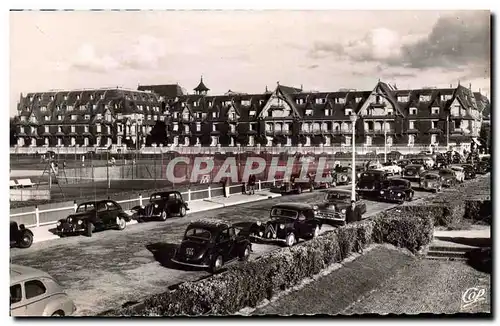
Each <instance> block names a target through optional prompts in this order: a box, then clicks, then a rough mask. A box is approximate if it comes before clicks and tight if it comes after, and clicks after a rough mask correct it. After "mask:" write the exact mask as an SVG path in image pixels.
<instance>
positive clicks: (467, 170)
mask: <svg viewBox="0 0 500 326" xmlns="http://www.w3.org/2000/svg"><path fill="white" fill-rule="evenodd" d="M460 166H461V167H462V168H463V169H464V179H465V180H471V179H474V178H475V177H476V168H475V167H474V165H472V164H460Z"/></svg>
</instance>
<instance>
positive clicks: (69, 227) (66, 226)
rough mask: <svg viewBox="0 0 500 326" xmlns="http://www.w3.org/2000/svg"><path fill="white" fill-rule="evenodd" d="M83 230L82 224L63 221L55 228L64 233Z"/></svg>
mask: <svg viewBox="0 0 500 326" xmlns="http://www.w3.org/2000/svg"><path fill="white" fill-rule="evenodd" d="M83 231H85V225H84V224H83V223H82V224H73V223H67V222H66V223H63V224H61V225H59V226H57V228H56V232H57V233H60V234H64V233H75V232H83Z"/></svg>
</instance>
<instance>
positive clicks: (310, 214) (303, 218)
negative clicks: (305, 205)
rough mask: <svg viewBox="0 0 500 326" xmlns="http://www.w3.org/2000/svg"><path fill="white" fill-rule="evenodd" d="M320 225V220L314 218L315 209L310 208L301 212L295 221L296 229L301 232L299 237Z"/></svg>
mask: <svg viewBox="0 0 500 326" xmlns="http://www.w3.org/2000/svg"><path fill="white" fill-rule="evenodd" d="M316 225H318V221H317V220H316V219H315V218H314V211H313V210H310V209H306V210H303V211H301V212H299V217H298V218H297V221H296V223H295V229H296V230H297V231H298V232H299V237H301V238H302V237H303V236H305V235H306V234H308V233H311V232H312V231H314V229H315V228H316Z"/></svg>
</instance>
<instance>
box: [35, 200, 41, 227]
mask: <svg viewBox="0 0 500 326" xmlns="http://www.w3.org/2000/svg"><path fill="white" fill-rule="evenodd" d="M35 220H36V227H39V226H40V211H39V210H38V205H36V206H35Z"/></svg>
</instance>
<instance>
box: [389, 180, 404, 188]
mask: <svg viewBox="0 0 500 326" xmlns="http://www.w3.org/2000/svg"><path fill="white" fill-rule="evenodd" d="M407 184H408V183H407V182H405V181H404V180H390V181H389V182H387V186H389V187H401V186H404V187H406V185H407Z"/></svg>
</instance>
